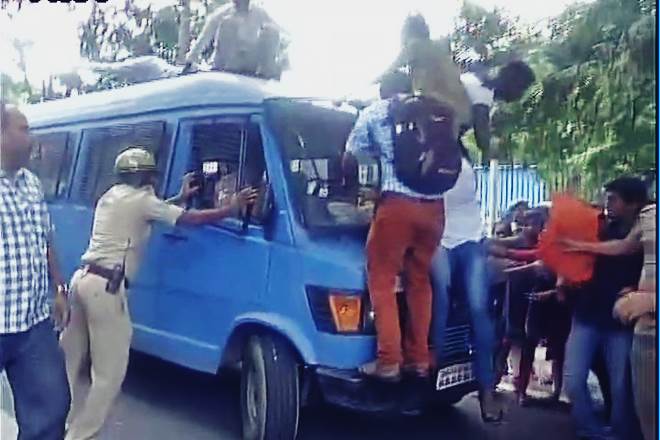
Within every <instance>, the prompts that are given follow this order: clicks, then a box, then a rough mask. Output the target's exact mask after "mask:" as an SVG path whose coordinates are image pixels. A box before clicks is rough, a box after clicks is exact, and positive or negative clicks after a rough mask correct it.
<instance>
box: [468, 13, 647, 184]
mask: <svg viewBox="0 0 660 440" xmlns="http://www.w3.org/2000/svg"><path fill="white" fill-rule="evenodd" d="M655 10H656V4H655V1H652V0H597V1H596V2H593V3H588V4H579V5H576V6H572V7H570V8H568V9H567V10H566V11H565V12H564V13H563V14H561V15H560V16H559V17H557V18H556V19H554V20H553V21H552V22H551V23H550V28H549V30H550V33H549V36H541V35H539V34H535V33H533V32H532V33H530V32H512V31H511V30H510V23H511V21H510V20H508V19H504V18H502V17H501V15H500V13H499V12H498V11H494V12H487V11H483V10H481V13H482V15H485V16H487V17H488V19H484V18H481V19H479V18H478V17H479V15H478V14H476V15H475V14H474V10H472V11H470V12H472V15H470V16H468V18H470V20H473V21H477V22H480V23H487V22H489V20H490V21H497V20H500V19H501V20H502V23H503V24H502V25H499V26H496V25H493V24H491V25H489V27H487V28H488V29H490V30H491V31H490V33H488V32H484V33H482V36H483V35H485V37H484V41H485V43H483V44H481V43H474V42H471V44H475V47H484V46H485V47H487V48H489V49H488V50H487V51H483V50H482V51H481V52H480V56H481V59H480V61H486V62H488V61H491V64H497V63H496V62H494V63H493V62H492V61H493V60H494V57H495V54H493V51H492V49H490V47H496V45H495V44H493V43H492V42H498V41H499V42H502V41H504V42H506V44H504V45H503V44H501V43H499V44H500V46H502V47H506V48H507V49H506V50H510V51H514V52H516V53H517V56H524V58H525V59H526V60H527V61H528V62H529V63H530V65H531V66H532V67H533V69H534V70H535V72H536V75H537V80H538V81H537V83H536V84H534V85H533V86H532V87H531V89H530V91H529V92H528V94H527V96H526V97H525V98H524V99H523V100H522V101H521V102H517V103H513V104H508V105H501V106H499V108H498V111H497V112H496V114H495V115H494V116H493V126H494V132H495V134H496V135H497V136H498V137H499V139H500V145H501V155H502V156H503V157H502V159H504V160H506V161H512V162H513V161H515V162H518V163H535V164H538V166H539V169H540V171H541V172H542V174H543V175H544V177H545V178H546V179H547V180H548V181H549V182H550V183H551V184H555V185H556V186H558V187H565V186H566V185H569V184H572V185H576V186H577V187H578V189H580V190H581V191H582V192H583V194H584V195H585V196H591V195H593V193H594V192H595V191H596V190H597V189H598V188H599V187H600V185H602V183H603V182H604V181H605V180H607V179H610V178H612V177H613V176H616V175H620V174H623V173H642V172H645V171H648V170H649V169H655V149H656V143H655V132H656V122H655V114H656V93H655V84H656V78H655V65H656V58H655V54H656V52H655V40H656V35H655ZM464 18H465V17H464ZM457 32H458V33H459V34H460V33H461V32H465V27H460V26H459V27H458V28H457ZM521 36H522V38H521ZM470 38H472V36H471V35H470V36H469V38H466V37H459V38H458V41H462V42H470V41H471V40H470ZM480 44H481V45H480ZM475 52H479V50H477V49H475ZM488 57H490V59H489V58H488Z"/></svg>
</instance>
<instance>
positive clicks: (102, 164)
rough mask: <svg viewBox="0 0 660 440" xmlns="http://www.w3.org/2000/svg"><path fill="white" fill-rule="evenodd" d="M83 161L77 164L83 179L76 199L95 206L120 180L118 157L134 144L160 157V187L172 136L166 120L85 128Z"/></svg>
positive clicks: (78, 171) (76, 193)
mask: <svg viewBox="0 0 660 440" xmlns="http://www.w3.org/2000/svg"><path fill="white" fill-rule="evenodd" d="M82 133H83V134H82V136H83V137H82V144H81V159H80V161H81V163H80V164H79V165H78V166H77V167H76V168H77V174H79V175H80V178H79V179H77V181H76V187H75V188H74V190H73V193H74V195H75V197H76V199H77V200H78V201H80V202H82V203H85V204H88V205H94V204H96V202H97V201H98V199H99V198H100V197H101V196H102V195H103V193H105V192H106V191H107V190H108V189H110V187H111V186H112V185H114V184H115V183H116V182H117V180H116V176H115V174H114V164H115V158H116V157H117V155H118V154H119V153H121V152H122V151H124V150H126V149H127V148H130V147H142V148H146V149H148V150H149V151H151V152H152V153H153V154H154V155H155V157H156V166H157V169H158V178H157V182H156V190H157V191H158V190H159V189H160V183H161V181H162V177H163V175H164V173H165V170H166V168H167V162H168V161H167V156H168V155H167V154H166V152H167V149H168V148H167V147H169V142H167V140H168V139H169V138H170V136H169V135H166V133H165V122H164V121H149V122H142V123H138V124H114V125H110V126H104V127H98V128H91V129H86V130H83V132H82Z"/></svg>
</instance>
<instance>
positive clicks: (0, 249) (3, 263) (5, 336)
mask: <svg viewBox="0 0 660 440" xmlns="http://www.w3.org/2000/svg"><path fill="white" fill-rule="evenodd" d="M30 146H31V139H30V134H29V126H28V121H27V119H26V117H25V116H24V115H23V114H22V113H21V112H20V111H19V110H18V109H17V108H15V107H9V106H5V105H4V104H1V108H0V240H1V243H2V246H0V372H2V371H3V370H4V371H5V372H6V373H7V379H8V380H9V385H10V387H11V389H12V393H13V396H14V408H15V410H16V421H17V423H18V438H19V439H21V440H61V439H62V437H63V436H64V423H65V420H66V414H67V411H68V409H69V402H70V397H69V386H68V383H67V377H66V372H65V367H64V355H63V353H62V350H61V349H60V347H59V345H58V343H57V334H56V332H55V328H54V326H53V324H55V325H56V326H57V327H62V326H63V325H65V323H66V320H67V314H68V305H67V301H66V287H65V286H66V285H65V284H64V282H63V279H62V277H61V275H60V272H59V270H58V268H57V265H56V262H55V257H54V254H53V246H52V240H51V229H52V228H51V222H50V217H49V215H48V209H47V207H46V203H45V202H44V194H43V191H42V188H41V183H40V182H39V179H38V178H37V177H36V176H35V175H34V174H32V173H31V172H30V171H28V170H27V169H26V167H27V166H28V160H29V157H30ZM53 286H55V289H54V290H55V291H56V293H55V301H54V310H53V315H52V317H53V318H54V321H55V322H54V323H53V322H52V321H51V319H50V317H51V311H50V307H49V301H48V300H49V294H50V290H51V288H52V287H53Z"/></svg>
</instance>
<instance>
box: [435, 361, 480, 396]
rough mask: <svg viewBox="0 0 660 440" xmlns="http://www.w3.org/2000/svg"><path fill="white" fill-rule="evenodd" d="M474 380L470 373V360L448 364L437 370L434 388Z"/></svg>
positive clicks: (448, 386) (453, 385)
mask: <svg viewBox="0 0 660 440" xmlns="http://www.w3.org/2000/svg"><path fill="white" fill-rule="evenodd" d="M473 380H474V375H473V374H472V362H466V363H464V364H456V365H450V366H449V367H445V368H442V369H440V370H439V371H438V379H437V380H436V382H435V389H436V390H438V391H440V390H444V389H447V388H451V387H455V386H456V385H461V384H464V383H469V382H472V381H473Z"/></svg>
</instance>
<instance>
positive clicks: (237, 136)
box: [192, 121, 267, 208]
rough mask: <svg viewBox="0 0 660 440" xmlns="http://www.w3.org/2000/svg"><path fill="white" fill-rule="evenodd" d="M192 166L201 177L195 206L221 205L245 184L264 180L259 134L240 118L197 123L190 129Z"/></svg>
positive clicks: (254, 125)
mask: <svg viewBox="0 0 660 440" xmlns="http://www.w3.org/2000/svg"><path fill="white" fill-rule="evenodd" d="M192 158H193V162H194V163H193V169H194V170H196V171H197V172H198V173H199V174H200V177H201V179H202V182H201V183H202V194H201V195H200V197H199V199H198V201H197V203H196V205H197V206H198V207H202V208H209V207H221V206H224V205H226V204H228V203H229V202H230V201H231V198H232V196H233V195H234V194H235V193H236V192H237V191H238V190H239V189H240V188H245V187H246V186H254V187H258V186H265V185H263V184H264V183H266V182H267V176H266V162H265V159H264V152H263V145H262V142H261V134H260V132H259V126H258V125H257V124H249V123H247V122H243V121H240V122H239V121H236V122H234V121H231V122H229V121H213V122H200V123H198V124H195V125H194V126H193V129H192Z"/></svg>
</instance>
